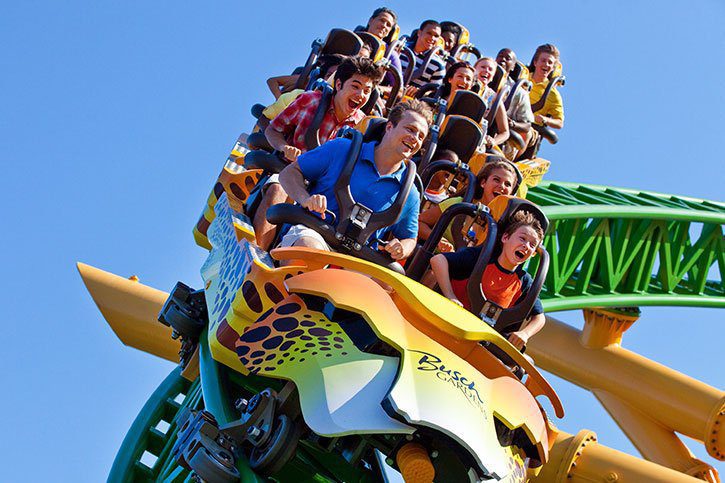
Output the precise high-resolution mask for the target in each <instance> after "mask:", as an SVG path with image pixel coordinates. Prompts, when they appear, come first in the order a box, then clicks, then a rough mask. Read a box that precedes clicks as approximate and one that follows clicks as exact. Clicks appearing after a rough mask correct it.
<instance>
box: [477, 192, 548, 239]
mask: <svg viewBox="0 0 725 483" xmlns="http://www.w3.org/2000/svg"><path fill="white" fill-rule="evenodd" d="M489 209H490V210H491V213H492V216H494V215H493V212H494V210H495V211H496V214H498V213H500V216H499V217H498V219H497V218H496V217H495V216H494V219H496V222H497V223H498V225H499V233H503V231H504V230H505V229H506V225H507V224H508V223H509V221H510V219H511V217H512V216H513V215H514V213H516V212H518V211H528V212H529V213H531V214H532V215H534V217H535V218H536V219H537V220H539V223H541V228H542V229H543V230H544V235H546V231H547V230H548V229H549V220H548V218H546V215H544V212H543V211H541V208H539V207H538V206H537V205H535V204H534V203H532V202H531V201H529V200H525V199H523V198H517V197H516V196H511V195H499V196H497V197H496V198H494V199H493V201H491V203H489Z"/></svg>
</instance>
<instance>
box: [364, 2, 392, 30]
mask: <svg viewBox="0 0 725 483" xmlns="http://www.w3.org/2000/svg"><path fill="white" fill-rule="evenodd" d="M384 13H388V14H390V16H391V17H393V22H397V21H398V15H397V14H396V13H395V12H393V11H392V10H390V9H389V8H388V7H380V8H376V9H375V10H374V11H373V14H372V15H370V20H372V19H374V18H376V17H379V16H380V15H382V14H384ZM369 26H370V21H369V20H368V27H369Z"/></svg>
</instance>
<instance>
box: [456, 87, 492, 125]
mask: <svg viewBox="0 0 725 483" xmlns="http://www.w3.org/2000/svg"><path fill="white" fill-rule="evenodd" d="M486 107H487V106H486V101H484V100H483V98H482V97H481V96H479V95H478V94H476V93H475V92H473V91H464V90H458V91H456V93H455V94H454V95H453V100H452V101H451V103H450V104H449V105H448V109H447V110H446V114H448V115H449V116H450V115H458V116H465V117H468V118H471V119H472V120H473V121H474V122H476V123H478V124H480V123H481V119H483V115H484V114H485V113H486Z"/></svg>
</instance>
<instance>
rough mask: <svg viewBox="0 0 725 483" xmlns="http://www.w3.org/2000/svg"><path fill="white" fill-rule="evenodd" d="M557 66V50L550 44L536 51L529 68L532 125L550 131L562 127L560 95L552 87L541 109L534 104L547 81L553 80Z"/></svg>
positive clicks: (542, 92)
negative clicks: (548, 128)
mask: <svg viewBox="0 0 725 483" xmlns="http://www.w3.org/2000/svg"><path fill="white" fill-rule="evenodd" d="M558 65H559V49H557V48H556V47H555V46H554V45H552V44H544V45H540V46H539V47H538V48H537V49H536V53H535V54H534V58H533V60H532V61H531V65H530V66H529V71H530V73H531V74H530V77H531V82H532V83H533V84H534V85H533V87H532V88H531V92H529V99H530V100H531V107H532V110H533V111H534V123H535V124H538V125H540V126H548V127H550V128H552V129H561V128H562V127H564V103H563V102H562V100H561V94H559V91H557V90H556V87H554V88H553V89H551V92H550V93H549V96H548V97H547V98H546V102H544V105H543V106H542V107H539V108H538V109H537V107H538V106H536V103H537V102H539V100H540V99H541V96H542V95H543V94H544V90H546V86H547V85H548V83H549V80H550V79H553V77H554V71H555V70H556V68H557V66H558Z"/></svg>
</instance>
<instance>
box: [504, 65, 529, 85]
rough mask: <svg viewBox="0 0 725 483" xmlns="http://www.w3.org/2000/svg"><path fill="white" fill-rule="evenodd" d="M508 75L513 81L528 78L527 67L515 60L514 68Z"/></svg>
mask: <svg viewBox="0 0 725 483" xmlns="http://www.w3.org/2000/svg"><path fill="white" fill-rule="evenodd" d="M509 77H511V78H512V79H513V80H514V81H517V80H519V79H528V78H529V68H528V67H526V66H525V65H524V64H522V63H521V62H516V65H514V68H513V69H512V70H511V72H510V73H509Z"/></svg>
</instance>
